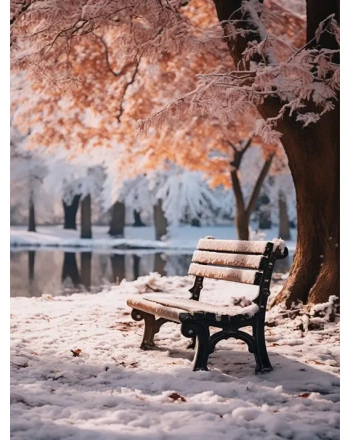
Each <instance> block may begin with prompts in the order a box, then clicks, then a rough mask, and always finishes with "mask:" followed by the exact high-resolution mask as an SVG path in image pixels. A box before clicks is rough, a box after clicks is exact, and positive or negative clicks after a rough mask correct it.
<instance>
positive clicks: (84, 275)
mask: <svg viewBox="0 0 350 440" xmlns="http://www.w3.org/2000/svg"><path fill="white" fill-rule="evenodd" d="M91 257H92V253H91V252H81V253H80V275H81V277H80V279H81V284H83V286H85V289H86V290H87V291H90V288H91Z"/></svg>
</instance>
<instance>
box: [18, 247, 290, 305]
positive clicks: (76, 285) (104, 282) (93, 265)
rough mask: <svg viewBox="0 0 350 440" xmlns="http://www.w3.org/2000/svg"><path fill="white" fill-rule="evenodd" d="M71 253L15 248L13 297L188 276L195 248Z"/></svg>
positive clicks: (285, 265) (284, 267)
mask: <svg viewBox="0 0 350 440" xmlns="http://www.w3.org/2000/svg"><path fill="white" fill-rule="evenodd" d="M75 250H76V249H69V251H68V252H66V251H64V250H62V249H54V250H47V249H45V250H44V249H43V250H41V249H40V250H23V249H21V250H18V249H11V252H10V262H11V296H13V297H14V296H24V297H31V296H41V295H42V294H50V295H52V296H56V295H62V294H70V293H73V292H92V293H96V292H99V291H100V290H102V288H103V287H107V286H110V285H113V284H116V283H118V282H120V281H121V280H122V279H124V278H125V279H126V280H128V281H133V280H135V279H136V278H138V277H139V276H143V275H148V274H149V273H150V272H158V273H160V274H161V275H168V276H173V275H179V276H183V275H187V271H188V267H189V265H190V262H191V257H192V251H182V252H181V253H178V252H170V251H169V252H162V253H160V252H154V251H150V250H147V251H145V250H142V249H140V250H138V249H134V250H132V251H127V252H126V251H120V252H119V253H113V254H112V253H100V252H96V251H94V252H81V249H79V252H78V251H77V252H75ZM291 262H292V256H289V257H288V258H287V259H286V260H281V261H278V262H277V263H276V265H275V272H280V273H286V272H288V270H289V267H290V265H291Z"/></svg>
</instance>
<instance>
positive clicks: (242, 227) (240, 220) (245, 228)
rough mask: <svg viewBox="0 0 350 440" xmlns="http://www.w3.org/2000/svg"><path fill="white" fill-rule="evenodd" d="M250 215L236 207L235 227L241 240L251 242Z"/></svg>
mask: <svg viewBox="0 0 350 440" xmlns="http://www.w3.org/2000/svg"><path fill="white" fill-rule="evenodd" d="M249 219H250V215H248V213H246V212H245V211H244V210H243V211H242V210H240V209H238V208H237V207H236V217H235V225H236V230H237V235H238V239H239V240H249Z"/></svg>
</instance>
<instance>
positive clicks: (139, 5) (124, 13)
mask: <svg viewBox="0 0 350 440" xmlns="http://www.w3.org/2000/svg"><path fill="white" fill-rule="evenodd" d="M295 3H296V2H291V1H284V2H283V3H279V2H277V1H274V0H266V1H265V2H262V1H258V0H213V1H199V0H198V1H196V0H192V1H190V2H185V3H184V2H179V1H177V0H174V1H164V2H163V1H158V0H144V1H139V0H114V1H109V2H106V1H104V0H97V1H95V2H91V1H81V2H76V3H72V2H69V1H67V0H63V1H60V2H51V1H49V0H45V1H41V2H36V1H33V0H22V1H19V0H13V1H12V2H11V25H12V28H11V42H12V45H13V54H14V58H15V59H14V62H15V63H16V65H17V67H18V68H29V66H32V67H33V68H34V69H36V71H37V72H38V70H39V69H40V68H41V69H42V70H43V71H44V73H45V75H46V76H48V72H51V73H52V75H55V78H56V79H62V78H63V77H62V72H63V70H64V68H66V67H67V66H68V67H71V60H70V55H71V53H72V49H74V43H75V42H76V41H79V40H82V39H84V37H85V38H86V39H87V40H88V39H89V38H90V36H91V35H92V34H93V33H94V32H95V31H97V32H101V31H103V30H104V29H106V28H113V30H115V31H116V32H117V33H118V32H119V36H120V39H119V41H118V42H117V43H115V44H114V50H115V52H118V54H120V52H121V51H122V50H123V51H124V53H125V54H126V57H127V58H128V60H129V61H130V60H131V62H133V63H134V66H135V65H138V63H139V60H140V58H141V57H149V58H150V60H151V61H153V60H154V59H155V58H157V57H162V56H164V54H166V55H167V58H168V59H169V57H171V54H176V55H177V54H181V56H180V57H179V58H178V59H179V60H181V59H182V62H183V64H185V60H186V54H187V53H189V52H192V53H193V52H196V53H197V54H200V55H202V56H203V57H205V55H206V54H207V53H209V51H210V50H209V48H210V47H212V46H211V45H212V44H216V45H217V47H218V50H219V52H220V51H221V52H223V49H222V44H223V43H224V42H225V43H226V45H227V48H228V49H229V54H230V56H231V58H232V61H233V63H234V66H231V67H230V68H229V69H226V66H225V65H224V64H223V67H222V68H221V69H217V70H216V71H215V72H213V71H210V69H209V70H207V71H204V72H203V74H201V75H200V76H199V77H198V79H199V82H198V86H197V87H196V88H195V89H194V90H193V91H192V92H191V91H189V92H188V93H186V94H185V95H184V96H182V97H177V96H176V99H175V101H174V102H172V103H170V104H169V105H168V106H167V107H166V108H165V109H164V110H163V111H158V112H157V115H155V117H154V118H153V121H154V122H157V123H158V124H160V123H162V122H165V121H166V119H167V117H169V115H171V114H172V113H173V114H174V113H176V112H177V114H178V115H181V114H184V111H185V110H186V109H189V110H190V111H192V112H193V113H195V114H196V115H203V114H208V113H215V114H216V115H217V116H218V117H219V119H221V120H233V119H234V118H235V117H237V116H238V115H241V114H242V113H244V112H245V111H248V110H250V109H251V108H252V107H254V108H255V109H256V110H257V111H258V112H259V113H260V115H261V117H262V119H261V120H260V121H259V123H258V125H257V131H258V133H259V134H260V136H261V137H262V138H263V139H264V140H266V141H268V142H277V141H278V140H280V141H281V143H282V145H283V147H284V149H285V151H286V154H287V156H288V162H289V166H290V169H291V173H292V177H293V181H294V184H295V188H296V198H297V213H298V243H297V248H296V253H295V257H294V261H293V265H292V268H291V275H290V277H289V279H288V281H287V283H286V285H285V287H284V290H283V292H282V294H281V295H280V296H279V300H281V301H282V300H287V303H288V305H291V304H292V302H293V301H297V300H302V301H303V302H308V301H309V302H322V301H323V302H325V301H327V300H328V297H329V292H330V291H331V292H332V293H335V294H339V233H340V227H339V193H340V191H339V162H340V161H339V155H340V153H339V151H340V149H339V88H340V85H339V78H340V71H339V60H340V57H339V55H340V53H339V21H340V20H339V18H340V17H339V16H340V1H339V0H324V1H322V2H319V1H317V0H307V1H306V2H303V3H302V5H304V6H305V5H306V10H304V8H300V9H299V7H298V8H295V7H294V6H295ZM77 17H78V18H79V19H77ZM59 37H61V38H59ZM115 41H116V39H115V40H114V42H115ZM219 42H220V44H221V43H222V44H221V46H220V44H219ZM66 70H67V69H66ZM73 73H74V72H72V70H69V74H70V75H71V76H72V74H73ZM198 73H200V72H198ZM178 75H181V69H178ZM131 80H132V78H131V79H130V80H129V82H130V81H131ZM149 124H150V121H146V123H145V125H144V126H145V127H147V126H148V125H149ZM188 149H192V146H191V147H190V148H188ZM316 218H317V223H316V224H315V219H316ZM319 255H323V263H322V265H320V262H319Z"/></svg>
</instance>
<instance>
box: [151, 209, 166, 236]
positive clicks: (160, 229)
mask: <svg viewBox="0 0 350 440" xmlns="http://www.w3.org/2000/svg"><path fill="white" fill-rule="evenodd" d="M153 220H154V228H155V233H156V240H160V239H161V238H162V237H163V235H165V234H166V233H167V226H168V224H167V220H166V218H165V215H164V212H163V209H162V202H161V201H160V200H158V202H157V204H156V205H154V206H153Z"/></svg>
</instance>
